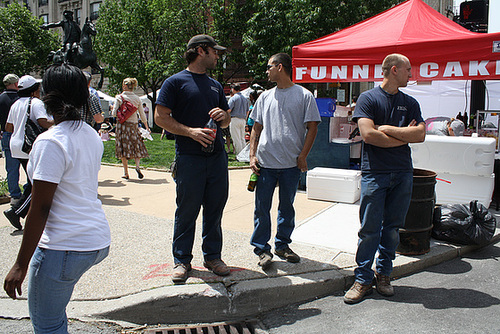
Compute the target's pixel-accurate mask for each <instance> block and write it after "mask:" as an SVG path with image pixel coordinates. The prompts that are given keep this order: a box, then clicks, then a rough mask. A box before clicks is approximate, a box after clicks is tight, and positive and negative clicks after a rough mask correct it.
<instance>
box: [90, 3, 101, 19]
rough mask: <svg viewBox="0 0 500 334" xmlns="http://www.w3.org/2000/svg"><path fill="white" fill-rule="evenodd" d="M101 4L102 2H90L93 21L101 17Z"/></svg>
mask: <svg viewBox="0 0 500 334" xmlns="http://www.w3.org/2000/svg"><path fill="white" fill-rule="evenodd" d="M100 6H101V3H100V2H94V3H92V4H90V19H91V20H92V21H94V20H97V18H98V17H99V7H100Z"/></svg>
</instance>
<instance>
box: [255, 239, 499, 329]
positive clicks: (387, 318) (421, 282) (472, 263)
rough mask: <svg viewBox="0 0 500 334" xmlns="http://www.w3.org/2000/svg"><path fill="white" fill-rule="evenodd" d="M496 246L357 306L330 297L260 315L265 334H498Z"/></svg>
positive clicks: (396, 284) (419, 275)
mask: <svg viewBox="0 0 500 334" xmlns="http://www.w3.org/2000/svg"><path fill="white" fill-rule="evenodd" d="M499 259H500V243H499V244H496V245H491V246H488V247H486V248H483V249H481V250H479V251H476V252H474V253H471V254H468V255H466V256H465V257H463V258H457V259H454V260H452V261H449V262H445V263H442V264H439V265H436V266H434V267H430V268H428V269H427V270H425V271H423V272H420V273H416V274H413V275H411V276H409V277H403V278H400V279H397V280H395V281H394V282H393V285H394V287H395V292H396V295H395V296H393V297H391V298H385V297H382V296H380V295H378V294H377V293H376V292H375V293H373V294H372V295H371V296H370V297H368V298H367V299H365V300H364V301H362V302H361V303H359V304H356V305H346V304H344V302H343V299H342V298H343V296H341V295H338V296H329V297H326V298H321V299H318V300H315V301H311V302H308V303H304V304H301V305H293V306H289V307H286V308H283V309H279V310H276V311H273V312H269V313H267V314H265V315H262V317H261V321H262V323H263V324H264V326H265V327H267V330H268V331H269V333H270V334H285V333H286V334H294V333H297V334H298V333H300V334H303V333H308V334H314V333H322V334H323V333H328V334H330V333H370V334H373V333H440V334H441V333H468V334H470V333H500V317H499V316H498V315H499V314H500V263H499Z"/></svg>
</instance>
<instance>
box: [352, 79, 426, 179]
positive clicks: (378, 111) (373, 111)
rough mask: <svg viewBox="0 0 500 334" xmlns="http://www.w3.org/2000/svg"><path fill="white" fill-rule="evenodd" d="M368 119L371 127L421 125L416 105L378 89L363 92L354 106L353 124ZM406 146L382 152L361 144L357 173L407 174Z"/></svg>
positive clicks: (409, 162)
mask: <svg viewBox="0 0 500 334" xmlns="http://www.w3.org/2000/svg"><path fill="white" fill-rule="evenodd" d="M360 118H369V119H371V120H373V122H374V123H375V125H393V126H398V127H406V126H408V124H409V123H410V122H411V121H412V120H416V121H417V124H419V123H421V122H423V121H424V120H423V119H422V113H421V112H420V105H419V104H418V102H417V100H415V99H414V98H413V97H411V96H409V95H407V94H405V93H403V92H401V91H398V93H396V94H394V95H392V94H389V93H387V92H386V91H384V90H383V89H382V88H381V87H380V86H379V87H375V88H373V89H371V90H369V91H366V92H363V93H362V94H361V95H360V96H359V98H358V101H357V102H356V108H355V109H354V115H353V120H355V121H357V120H358V119H360ZM412 169H413V165H412V160H411V151H410V147H409V146H408V145H402V146H398V147H390V148H382V147H378V146H374V145H370V144H366V143H365V142H363V155H362V159H361V170H363V171H372V172H396V171H411V170H412Z"/></svg>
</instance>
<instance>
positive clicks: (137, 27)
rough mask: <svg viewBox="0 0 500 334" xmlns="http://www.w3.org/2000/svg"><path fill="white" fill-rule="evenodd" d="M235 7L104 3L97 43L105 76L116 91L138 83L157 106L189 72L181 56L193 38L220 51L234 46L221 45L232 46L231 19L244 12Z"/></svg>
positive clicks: (192, 1)
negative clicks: (203, 37)
mask: <svg viewBox="0 0 500 334" xmlns="http://www.w3.org/2000/svg"><path fill="white" fill-rule="evenodd" d="M233 2H235V1H234V0H231V1H224V0H151V1H149V0H120V1H106V2H105V3H104V5H102V6H101V7H100V9H99V20H98V22H97V29H98V35H97V38H96V43H95V49H96V52H97V54H98V58H99V59H100V60H101V61H102V62H104V63H106V64H108V67H107V69H106V75H107V76H108V77H109V78H110V81H111V83H112V84H114V85H115V87H117V88H118V87H119V85H120V84H121V81H122V80H123V79H124V78H125V77H135V78H137V80H138V81H139V86H140V87H141V88H142V89H143V90H144V91H145V92H148V93H149V92H151V93H152V94H151V96H148V97H149V99H150V100H151V102H152V103H153V106H154V104H155V102H156V98H157V96H156V91H157V90H158V89H159V88H160V87H161V84H162V83H163V81H164V80H165V79H166V78H167V77H168V76H170V75H172V74H175V73H177V72H179V71H180V70H182V69H183V68H185V67H186V62H185V60H184V59H183V54H184V52H185V50H186V43H187V41H188V40H189V39H190V38H191V37H192V36H194V35H197V34H202V33H207V34H211V35H212V36H214V37H215V38H216V39H217V40H218V42H219V43H221V45H230V44H223V43H230V41H231V38H233V36H234V35H235V31H238V29H235V27H234V26H233V24H235V23H234V22H236V21H238V20H237V19H235V18H233V17H234V15H232V14H233V13H234V12H235V11H238V10H241V8H240V7H238V6H236V5H235V4H233ZM238 17H241V15H239V16H238ZM240 26H243V25H242V24H240ZM239 29H243V27H241V28H239ZM233 57H234V56H233ZM226 61H228V59H226ZM218 66H219V67H218V68H217V69H216V70H215V72H214V73H213V74H214V75H215V76H217V77H218V78H219V79H220V78H221V73H222V72H223V66H224V64H223V61H221V62H219V65H218Z"/></svg>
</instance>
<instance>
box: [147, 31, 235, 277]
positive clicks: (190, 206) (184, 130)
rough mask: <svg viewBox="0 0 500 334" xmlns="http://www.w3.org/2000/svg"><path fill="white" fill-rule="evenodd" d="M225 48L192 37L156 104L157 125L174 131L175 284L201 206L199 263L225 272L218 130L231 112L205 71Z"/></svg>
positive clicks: (224, 191)
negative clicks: (184, 65)
mask: <svg viewBox="0 0 500 334" xmlns="http://www.w3.org/2000/svg"><path fill="white" fill-rule="evenodd" d="M225 49H226V48H225V47H222V46H220V45H218V44H217V43H216V42H215V40H214V39H213V37H211V36H208V35H196V36H194V37H193V38H191V40H189V42H188V44H187V51H186V53H185V54H184V56H185V58H186V60H187V63H188V66H187V68H186V69H185V70H183V71H181V72H179V73H177V74H175V75H173V76H171V77H170V78H168V79H167V80H165V82H164V83H163V85H162V87H161V90H160V94H159V96H158V100H157V104H156V111H155V120H156V122H157V124H158V125H159V126H161V127H162V128H164V129H165V130H167V131H168V132H170V133H173V134H175V140H176V155H177V158H176V166H177V167H176V172H175V175H176V176H175V182H176V187H177V188H176V191H177V210H176V212H175V223H174V236H173V245H172V251H173V255H174V270H173V274H172V279H173V281H174V282H176V283H181V282H185V281H186V279H187V277H188V272H189V271H190V270H191V260H192V259H193V255H192V248H193V242H194V235H195V225H196V218H197V217H198V213H199V211H200V208H201V207H203V214H202V215H203V231H202V235H203V244H202V250H203V257H204V260H205V261H204V266H205V267H206V268H208V269H209V270H211V271H213V272H214V273H215V274H217V275H220V276H226V275H229V274H230V270H229V268H228V267H227V265H226V264H225V263H224V262H223V261H222V259H221V252H222V228H221V219H222V212H223V211H224V206H225V205H226V202H227V197H228V188H229V180H228V169H227V153H226V151H225V150H224V143H223V140H222V131H221V128H226V127H227V126H228V125H229V123H230V122H231V116H230V114H229V106H228V104H227V100H226V97H225V95H224V89H223V87H222V85H221V84H220V83H219V82H217V81H216V80H214V79H212V78H211V77H209V76H208V75H207V72H208V71H210V70H213V69H215V67H216V65H217V60H218V59H219V52H222V51H224V50H225ZM210 120H213V121H215V123H216V124H215V127H216V129H215V131H214V130H212V129H208V128H207V127H208V126H206V125H209V124H208V123H211V122H210ZM214 132H215V133H214ZM209 147H213V151H212V152H208V151H210V150H209V149H208V148H209Z"/></svg>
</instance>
